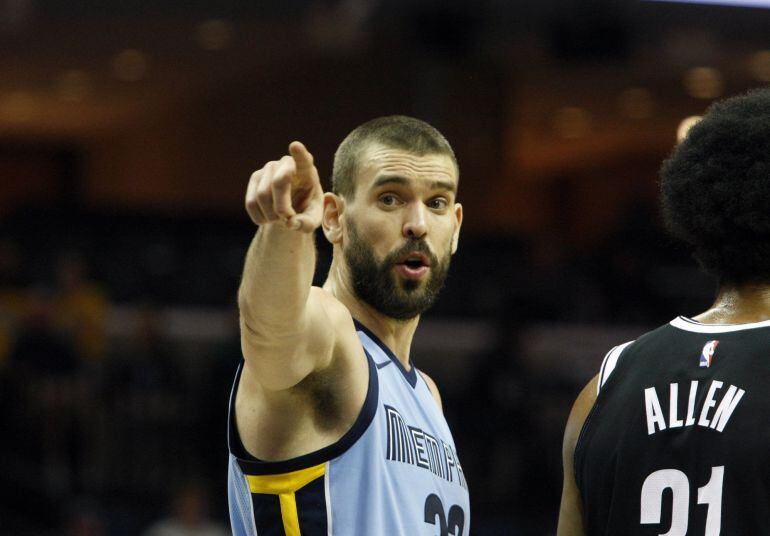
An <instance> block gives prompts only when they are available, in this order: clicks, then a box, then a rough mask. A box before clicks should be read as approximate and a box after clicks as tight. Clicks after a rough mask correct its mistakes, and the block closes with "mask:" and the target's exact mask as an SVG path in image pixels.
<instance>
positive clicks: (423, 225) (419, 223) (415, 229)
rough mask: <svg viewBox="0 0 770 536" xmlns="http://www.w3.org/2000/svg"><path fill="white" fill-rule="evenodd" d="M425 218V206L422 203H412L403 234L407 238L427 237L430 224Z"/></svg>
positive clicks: (407, 212)
mask: <svg viewBox="0 0 770 536" xmlns="http://www.w3.org/2000/svg"><path fill="white" fill-rule="evenodd" d="M425 216H426V213H425V206H424V205H423V204H422V203H412V204H411V205H410V206H409V209H408V210H407V211H406V219H405V220H404V227H403V230H402V234H403V235H404V236H405V237H406V238H422V237H423V236H425V235H426V234H427V233H428V223H427V220H426V218H425Z"/></svg>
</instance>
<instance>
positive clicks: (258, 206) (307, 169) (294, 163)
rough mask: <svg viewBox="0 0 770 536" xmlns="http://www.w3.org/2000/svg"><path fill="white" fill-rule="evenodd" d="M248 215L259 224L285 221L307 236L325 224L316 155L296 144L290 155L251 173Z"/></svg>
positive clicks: (247, 193) (290, 226)
mask: <svg viewBox="0 0 770 536" xmlns="http://www.w3.org/2000/svg"><path fill="white" fill-rule="evenodd" d="M246 212H248V213H249V217H250V218H251V220H252V221H253V222H254V223H256V224H257V225H265V224H268V223H274V222H283V223H284V224H285V225H286V227H288V228H290V229H295V230H297V231H302V232H305V233H311V232H313V231H315V230H316V229H317V228H318V227H319V226H320V225H321V217H322V215H323V190H322V189H321V181H320V180H319V178H318V170H317V169H316V167H315V165H313V155H312V154H310V152H309V151H308V150H307V149H306V148H305V146H304V145H302V144H301V143H300V142H298V141H294V142H292V143H291V144H289V155H286V156H284V157H283V158H281V159H280V160H277V161H272V162H268V163H267V164H265V166H264V167H263V168H262V169H259V170H257V171H255V172H254V173H252V174H251V178H250V179H249V186H248V188H247V189H246Z"/></svg>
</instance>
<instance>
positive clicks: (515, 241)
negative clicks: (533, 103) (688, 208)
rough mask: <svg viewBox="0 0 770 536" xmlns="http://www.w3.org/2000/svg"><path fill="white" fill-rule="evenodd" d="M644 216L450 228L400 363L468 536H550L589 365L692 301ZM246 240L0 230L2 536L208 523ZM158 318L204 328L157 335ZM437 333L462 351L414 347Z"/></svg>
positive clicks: (121, 220)
mask: <svg viewBox="0 0 770 536" xmlns="http://www.w3.org/2000/svg"><path fill="white" fill-rule="evenodd" d="M655 221H656V218H655V215H654V211H653V210H652V209H651V208H650V207H644V206H642V207H638V208H636V209H634V210H629V211H628V212H627V218H626V219H625V220H624V221H621V222H618V224H617V226H616V227H615V228H614V229H613V230H612V231H611V232H609V233H608V234H607V235H606V237H605V239H604V240H603V241H602V242H601V243H600V244H596V245H595V246H593V247H591V248H588V249H585V248H584V249H581V250H577V249H576V248H574V247H572V246H571V245H570V244H569V243H567V242H566V241H564V240H563V239H561V238H560V237H558V236H554V235H551V234H543V235H542V236H538V237H534V238H524V237H519V236H514V235H499V236H490V235H485V236H472V235H471V236H464V238H463V241H462V244H461V248H460V250H459V253H458V254H457V256H456V258H455V259H454V262H453V268H452V272H451V275H450V278H449V280H448V283H447V285H448V288H447V290H446V292H445V293H444V294H443V295H442V297H441V298H440V300H439V302H438V303H437V304H436V307H435V310H433V311H431V312H430V313H429V314H428V315H426V318H425V321H424V326H423V329H422V330H421V331H419V332H418V339H417V340H416V341H415V355H414V357H415V360H416V361H417V362H418V363H419V364H421V366H422V367H423V368H425V369H426V370H428V371H430V372H431V374H433V375H434V377H436V379H437V381H438V383H439V384H440V385H442V394H443V398H444V405H445V408H446V413H447V418H448V420H449V421H450V424H451V425H452V426H453V429H454V430H455V435H456V439H457V443H458V449H459V453H460V457H461V460H462V461H463V464H464V467H465V472H466V475H467V476H468V480H469V485H470V487H471V491H472V493H471V495H472V500H473V509H474V527H475V529H474V533H478V534H485V533H486V534H499V533H506V534H508V533H515V534H532V535H540V534H550V533H552V532H553V530H554V525H555V521H554V520H555V513H556V510H557V508H558V496H559V493H560V481H561V467H560V463H561V458H560V444H561V433H562V427H563V425H564V422H565V420H566V416H567V413H568V411H569V407H570V405H571V402H572V399H573V398H574V396H575V395H576V394H577V392H578V391H579V389H580V388H581V386H582V383H583V382H585V381H586V380H587V379H588V378H589V377H590V376H591V375H592V373H593V370H594V365H595V363H597V362H598V361H599V360H600V359H601V357H602V356H603V352H604V351H606V349H608V348H609V346H611V345H613V344H617V343H620V342H624V340H628V339H629V338H633V337H634V336H635V334H638V333H639V332H640V331H641V330H643V329H646V328H648V327H652V326H654V325H655V324H659V323H661V322H665V321H667V320H669V319H670V318H672V317H673V316H674V315H676V314H680V313H681V314H694V313H695V312H697V310H698V309H701V308H703V307H705V306H706V305H708V302H709V298H710V292H711V291H712V286H713V283H712V282H711V281H710V280H709V279H708V278H707V277H705V276H702V275H700V274H699V273H698V272H697V270H696V268H695V267H694V266H693V263H692V262H691V261H690V259H689V258H688V256H687V254H686V253H684V252H682V251H681V250H680V249H679V248H677V247H676V246H675V245H673V244H672V243H671V242H670V241H669V240H668V239H667V238H665V237H664V235H662V234H661V231H660V230H659V228H658V226H657V225H656V224H655ZM41 222H46V223H45V224H43V223H41ZM253 232H254V230H253V227H252V226H251V225H250V224H249V223H248V222H247V221H245V219H236V220H233V219H231V218H226V217H222V216H219V215H212V214H195V215H185V214H177V215H174V216H169V215H167V216H158V215H152V214H142V215H137V214H106V213H102V214H100V213H83V212H77V211H72V212H64V211H62V213H57V214H52V213H51V212H50V211H34V210H27V211H24V212H19V213H17V214H16V215H15V216H13V217H11V218H6V219H5V220H2V221H0V382H1V385H0V427H2V430H3V440H2V442H0V490H2V491H0V494H2V498H1V499H0V520H2V521H1V522H0V523H1V524H0V534H44V535H45V534H78V535H85V534H94V535H97V534H116V535H122V534H139V533H141V532H142V531H143V530H145V529H147V527H149V526H150V525H151V524H152V522H153V521H155V520H158V519H160V518H162V517H163V516H164V515H166V514H169V512H168V510H167V505H169V504H172V503H174V504H177V510H178V504H179V501H180V500H181V499H179V498H178V497H177V498H176V499H174V494H175V492H176V491H177V490H184V489H189V487H186V486H187V484H189V483H194V485H195V486H197V487H198V489H203V490H205V491H206V494H205V495H206V496H207V499H206V500H207V501H209V502H210V510H211V512H212V516H213V517H214V518H215V519H217V520H219V521H220V522H223V521H225V519H226V512H227V510H226V497H225V477H226V469H225V468H226V465H225V463H226V444H225V422H226V420H225V419H226V411H227V397H228V393H229V388H230V381H231V378H232V374H233V372H234V368H235V366H236V364H237V362H238V360H239V359H240V351H239V341H238V334H237V322H236V319H237V317H236V314H237V312H236V310H235V293H236V289H237V285H238V280H239V277H240V271H241V266H242V259H243V256H244V254H245V251H246V248H247V246H248V243H249V241H250V239H251V236H252V234H253ZM318 246H319V273H321V274H323V273H324V272H325V267H326V266H327V265H328V262H329V258H330V251H329V248H328V246H327V245H325V244H324V243H323V240H322V239H319V244H318ZM320 281H321V279H320V278H319V280H318V282H320ZM171 309H173V310H175V311H177V312H178V311H207V312H208V313H206V314H209V316H208V317H206V318H214V317H217V318H219V323H218V324H216V323H213V324H216V325H217V326H219V328H217V330H210V331H209V332H208V333H209V334H208V335H206V336H205V337H203V336H201V334H200V333H198V334H196V328H195V323H194V322H193V323H190V322H189V321H188V322H187V324H186V323H185V322H184V321H182V322H177V323H176V324H175V325H171V322H170V319H171V318H177V319H178V318H179V317H180V315H179V314H177V315H176V316H173V315H170V314H169V312H168V311H169V310H171ZM211 315H214V316H211ZM217 315H218V316H217ZM182 316H184V315H182ZM188 317H189V315H188ZM453 323H454V324H453ZM213 324H212V325H213ZM452 325H463V326H465V328H464V330H454V331H455V333H456V334H457V335H456V336H458V337H466V339H467V340H468V341H471V340H473V341H476V342H474V343H473V344H466V345H464V346H463V345H457V344H455V345H454V346H455V348H454V353H452V352H453V348H452V347H451V345H446V344H444V345H443V346H442V344H441V343H439V342H431V341H441V340H446V339H447V337H446V336H444V335H442V334H443V333H446V332H447V329H449V328H448V326H452ZM185 326H187V327H185ZM186 330H187V331H186ZM449 331H452V330H451V329H450V330H449ZM196 335H197V336H196ZM431 337H432V338H431ZM474 337H475V338H474ZM450 338H451V337H450ZM450 342H452V341H450ZM442 364H446V365H447V366H442ZM180 493H181V492H180ZM196 500H197V499H196ZM174 501H176V502H174ZM193 502H194V501H193ZM199 502H200V501H199ZM196 504H197V503H196ZM511 527H516V532H513V531H511V532H508V531H509V530H511ZM477 531H478V532H477Z"/></svg>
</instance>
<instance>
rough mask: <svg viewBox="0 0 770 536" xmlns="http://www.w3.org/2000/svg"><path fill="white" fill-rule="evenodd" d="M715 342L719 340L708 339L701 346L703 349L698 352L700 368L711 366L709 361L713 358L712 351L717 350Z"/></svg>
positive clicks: (717, 342)
mask: <svg viewBox="0 0 770 536" xmlns="http://www.w3.org/2000/svg"><path fill="white" fill-rule="evenodd" d="M717 344H719V341H709V342H707V343H706V344H705V345H704V346H703V351H702V352H701V353H700V366H701V368H704V367H706V368H708V367H710V366H711V361H712V360H713V359H714V352H716V351H717Z"/></svg>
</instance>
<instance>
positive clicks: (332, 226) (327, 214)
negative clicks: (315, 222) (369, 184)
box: [321, 192, 345, 244]
mask: <svg viewBox="0 0 770 536" xmlns="http://www.w3.org/2000/svg"><path fill="white" fill-rule="evenodd" d="M344 212H345V198H343V197H340V196H339V195H337V194H334V193H331V192H326V193H325V194H324V213H323V219H322V220H321V225H322V226H323V229H324V235H326V239H327V240H328V241H329V242H331V243H332V244H338V243H340V242H341V241H342V223H341V220H342V215H343V213H344Z"/></svg>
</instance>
